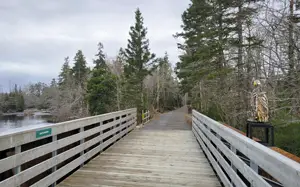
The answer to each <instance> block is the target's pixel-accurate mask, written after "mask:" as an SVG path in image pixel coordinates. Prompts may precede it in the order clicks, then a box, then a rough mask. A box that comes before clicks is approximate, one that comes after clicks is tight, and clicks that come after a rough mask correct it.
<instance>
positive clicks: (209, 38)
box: [175, 0, 300, 155]
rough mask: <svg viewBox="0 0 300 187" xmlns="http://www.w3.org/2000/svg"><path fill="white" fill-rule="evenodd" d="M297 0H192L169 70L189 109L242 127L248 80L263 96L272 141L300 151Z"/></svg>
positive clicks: (246, 115) (299, 5)
mask: <svg viewBox="0 0 300 187" xmlns="http://www.w3.org/2000/svg"><path fill="white" fill-rule="evenodd" d="M299 8H300V2H299V1H293V0H289V1H275V0H267V1H251V0H238V1H232V0H222V1H220V0H209V1H208V0H192V1H191V3H190V6H189V7H188V8H187V9H186V11H185V12H184V13H183V14H182V32H178V33H176V35H175V37H177V38H182V39H183V40H184V42H183V43H179V44H178V47H179V49H181V50H182V54H181V55H180V57H179V58H180V61H179V62H178V63H177V66H176V72H177V76H178V78H179V79H180V80H181V81H180V83H181V91H182V92H186V93H188V94H189V96H190V97H189V98H191V99H190V104H191V105H192V107H193V108H195V109H197V110H198V111H201V112H202V113H205V114H206V115H208V116H210V117H212V118H213V119H216V120H218V121H220V122H223V123H227V124H229V125H231V126H234V127H236V128H238V129H241V130H245V123H246V120H247V119H248V118H249V117H250V110H251V106H250V97H251V92H252V90H253V84H252V82H253V80H254V79H258V80H260V81H261V82H262V86H263V90H264V91H265V92H266V95H267V97H268V101H269V112H270V122H271V123H272V124H273V125H274V126H275V144H276V146H278V147H280V148H283V149H285V150H287V151H289V152H292V153H294V154H297V155H300V120H299V118H300V94H299V93H300V40H299V36H300V35H299V31H300V30H299V29H300V27H299V24H298V23H299V21H300V14H299V13H300V12H299Z"/></svg>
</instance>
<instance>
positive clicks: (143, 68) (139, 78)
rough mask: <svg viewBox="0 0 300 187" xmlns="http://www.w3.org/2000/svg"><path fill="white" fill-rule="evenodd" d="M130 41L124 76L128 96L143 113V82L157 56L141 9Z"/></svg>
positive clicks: (136, 13)
mask: <svg viewBox="0 0 300 187" xmlns="http://www.w3.org/2000/svg"><path fill="white" fill-rule="evenodd" d="M129 35H130V39H129V40H128V45H127V48H126V49H125V52H124V56H125V60H126V64H125V66H124V74H125V77H126V79H127V91H126V92H127V96H128V98H129V99H130V100H131V101H133V104H134V106H136V107H137V108H138V113H140V112H141V110H142V107H143V106H144V102H143V100H144V98H143V81H144V78H145V77H146V76H147V75H149V73H150V65H151V62H152V60H153V59H154V58H155V55H154V54H152V53H151V52H150V49H149V40H148V39H147V38H146V35H147V28H145V27H144V19H143V17H142V13H141V11H140V10H139V9H137V10H136V12H135V25H134V26H131V27H130V32H129Z"/></svg>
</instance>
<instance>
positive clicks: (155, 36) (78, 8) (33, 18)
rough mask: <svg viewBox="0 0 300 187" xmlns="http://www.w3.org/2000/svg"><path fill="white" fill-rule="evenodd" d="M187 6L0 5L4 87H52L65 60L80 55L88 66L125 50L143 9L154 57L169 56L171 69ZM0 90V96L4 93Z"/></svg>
mask: <svg viewBox="0 0 300 187" xmlns="http://www.w3.org/2000/svg"><path fill="white" fill-rule="evenodd" d="M188 4H189V0H8V1H1V3H0V85H1V87H2V89H3V90H4V91H7V90H8V89H9V83H11V84H12V85H13V84H15V83H17V84H19V85H22V86H23V85H25V84H27V83H29V82H31V83H34V82H38V81H42V82H46V83H49V82H50V80H51V79H52V78H55V77H57V75H58V73H59V71H60V68H61V65H62V64H63V59H64V57H66V56H70V58H71V59H73V57H74V55H75V53H76V51H77V50H78V49H81V50H82V51H83V53H84V55H85V56H86V58H87V61H88V64H89V66H91V65H92V59H93V58H94V54H95V53H96V50H97V43H98V42H100V41H101V42H102V43H103V44H104V48H105V52H106V54H107V55H108V56H109V57H114V56H115V55H116V53H117V51H118V49H119V48H120V47H126V43H127V39H128V36H129V35H128V32H129V27H130V26H131V25H133V24H134V11H135V10H136V8H137V7H139V8H140V9H141V11H142V14H143V16H144V22H145V26H146V27H147V28H148V38H149V39H150V47H151V50H152V52H154V53H156V54H157V55H158V56H159V55H163V54H164V52H165V51H167V52H168V53H169V55H170V60H171V61H172V63H173V64H175V63H176V61H177V56H178V53H179V51H178V50H177V47H176V42H177V41H176V40H175V39H174V38H173V37H172V35H173V34H175V33H176V32H178V31H180V25H181V14H182V12H183V11H184V10H185V9H186V8H187V6H188ZM1 87H0V91H1Z"/></svg>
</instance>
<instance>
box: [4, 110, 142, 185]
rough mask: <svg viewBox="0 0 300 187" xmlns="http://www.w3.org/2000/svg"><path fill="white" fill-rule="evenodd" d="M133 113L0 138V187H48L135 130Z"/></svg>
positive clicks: (78, 121)
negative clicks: (22, 186) (30, 186)
mask: <svg viewBox="0 0 300 187" xmlns="http://www.w3.org/2000/svg"><path fill="white" fill-rule="evenodd" d="M136 113H137V112H136V109H128V110H123V111H117V112H112V113H108V114H103V115H98V116H92V117H87V118H82V119H78V120H72V121H67V122H63V123H57V124H53V125H48V126H46V127H44V128H34V129H30V130H24V131H20V132H12V133H5V134H2V135H0V151H1V153H2V155H3V153H9V154H8V155H6V156H5V158H3V159H0V187H2V186H3V187H9V186H11V187H13V186H20V185H22V184H24V183H26V184H27V185H33V186H49V185H53V184H54V185H55V183H56V182H57V181H58V180H60V179H61V178H62V177H64V176H65V175H67V174H68V173H69V172H71V171H72V170H74V169H76V168H78V167H80V166H82V165H83V164H84V163H85V162H86V161H89V160H90V159H91V158H93V157H94V156H95V155H96V154H98V153H99V152H101V151H102V150H104V149H105V148H107V147H108V146H110V145H111V144H113V143H114V142H116V141H118V140H119V139H121V138H122V137H123V136H125V135H126V134H127V133H129V132H130V131H131V130H133V129H134V127H135V126H136Z"/></svg>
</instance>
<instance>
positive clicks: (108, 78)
mask: <svg viewBox="0 0 300 187" xmlns="http://www.w3.org/2000/svg"><path fill="white" fill-rule="evenodd" d="M98 47H99V48H98V53H97V54H96V56H97V57H98V58H97V59H96V60H94V63H95V64H96V66H95V67H94V68H93V70H92V77H91V79H90V80H89V81H88V84H87V101H88V103H89V111H90V113H91V114H92V115H97V114H103V113H107V112H110V111H112V110H114V109H115V107H114V106H115V102H116V91H117V86H116V76H114V75H113V74H112V73H111V72H110V70H109V69H108V67H107V64H106V62H105V56H104V55H103V46H102V44H101V43H99V45H98Z"/></svg>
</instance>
